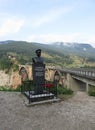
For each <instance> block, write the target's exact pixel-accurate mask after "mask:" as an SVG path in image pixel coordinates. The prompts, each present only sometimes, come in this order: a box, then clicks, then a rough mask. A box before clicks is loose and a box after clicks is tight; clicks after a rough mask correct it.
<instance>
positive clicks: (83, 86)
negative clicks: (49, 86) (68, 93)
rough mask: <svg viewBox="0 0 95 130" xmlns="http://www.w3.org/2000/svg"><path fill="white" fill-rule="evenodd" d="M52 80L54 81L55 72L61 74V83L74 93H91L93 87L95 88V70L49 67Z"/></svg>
mask: <svg viewBox="0 0 95 130" xmlns="http://www.w3.org/2000/svg"><path fill="white" fill-rule="evenodd" d="M48 71H49V75H50V80H53V77H54V73H55V71H58V72H59V74H60V77H61V78H60V83H61V84H62V85H63V86H67V87H68V88H71V89H72V90H74V91H78V90H81V91H87V92H88V91H89V89H90V87H91V86H95V70H94V69H88V68H70V69H68V68H64V69H59V68H50V67H48Z"/></svg>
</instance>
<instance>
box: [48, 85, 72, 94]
mask: <svg viewBox="0 0 95 130" xmlns="http://www.w3.org/2000/svg"><path fill="white" fill-rule="evenodd" d="M56 91H57V94H58V95H60V94H65V95H71V94H73V91H72V90H71V89H68V88H66V87H63V86H61V85H59V86H58V87H57V89H56V86H54V87H52V88H51V89H50V92H52V93H56Z"/></svg>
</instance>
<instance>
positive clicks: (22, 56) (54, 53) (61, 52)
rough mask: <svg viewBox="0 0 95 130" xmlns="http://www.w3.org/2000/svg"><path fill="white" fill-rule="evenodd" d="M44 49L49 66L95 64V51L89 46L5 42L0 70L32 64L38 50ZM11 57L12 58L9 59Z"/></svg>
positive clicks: (1, 45) (0, 58)
mask: <svg viewBox="0 0 95 130" xmlns="http://www.w3.org/2000/svg"><path fill="white" fill-rule="evenodd" d="M38 48H40V49H42V56H43V57H44V59H45V63H46V64H47V65H54V66H55V65H57V66H58V65H59V66H81V65H83V64H84V65H85V64H88V63H89V62H90V63H92V62H93V63H94V62H95V58H94V56H93V54H94V53H95V49H94V48H93V47H92V46H90V45H89V44H76V43H74V44H71V43H68V44H66V43H62V42H58V43H53V44H48V45H46V44H41V43H33V42H32V43H29V42H25V41H5V42H1V44H0V68H1V69H2V68H3V69H4V66H5V68H6V67H10V64H11V63H16V64H26V63H28V62H32V57H34V56H35V50H36V49H38ZM9 56H11V58H9Z"/></svg>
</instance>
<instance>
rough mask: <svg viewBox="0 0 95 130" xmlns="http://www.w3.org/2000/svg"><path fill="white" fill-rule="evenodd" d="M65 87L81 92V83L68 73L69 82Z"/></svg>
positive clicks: (67, 81)
mask: <svg viewBox="0 0 95 130" xmlns="http://www.w3.org/2000/svg"><path fill="white" fill-rule="evenodd" d="M65 86H67V88H70V89H72V90H73V91H78V90H80V83H79V82H78V81H77V80H76V79H74V78H72V75H71V74H69V73H67V80H66V82H65Z"/></svg>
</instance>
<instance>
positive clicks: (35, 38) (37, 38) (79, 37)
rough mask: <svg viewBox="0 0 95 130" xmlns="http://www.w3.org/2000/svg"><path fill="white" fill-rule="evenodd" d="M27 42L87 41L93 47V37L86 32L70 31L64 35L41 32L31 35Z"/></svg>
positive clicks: (94, 38)
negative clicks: (70, 32)
mask: <svg viewBox="0 0 95 130" xmlns="http://www.w3.org/2000/svg"><path fill="white" fill-rule="evenodd" d="M26 40H27V41H29V42H40V43H51V42H78V43H88V44H91V45H92V46H93V47H95V37H94V36H90V35H89V36H88V35H86V34H80V33H72V34H66V35H60V34H59V35H57V34H56V35H54V34H41V35H31V36H29V37H28V38H27V39H26Z"/></svg>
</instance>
